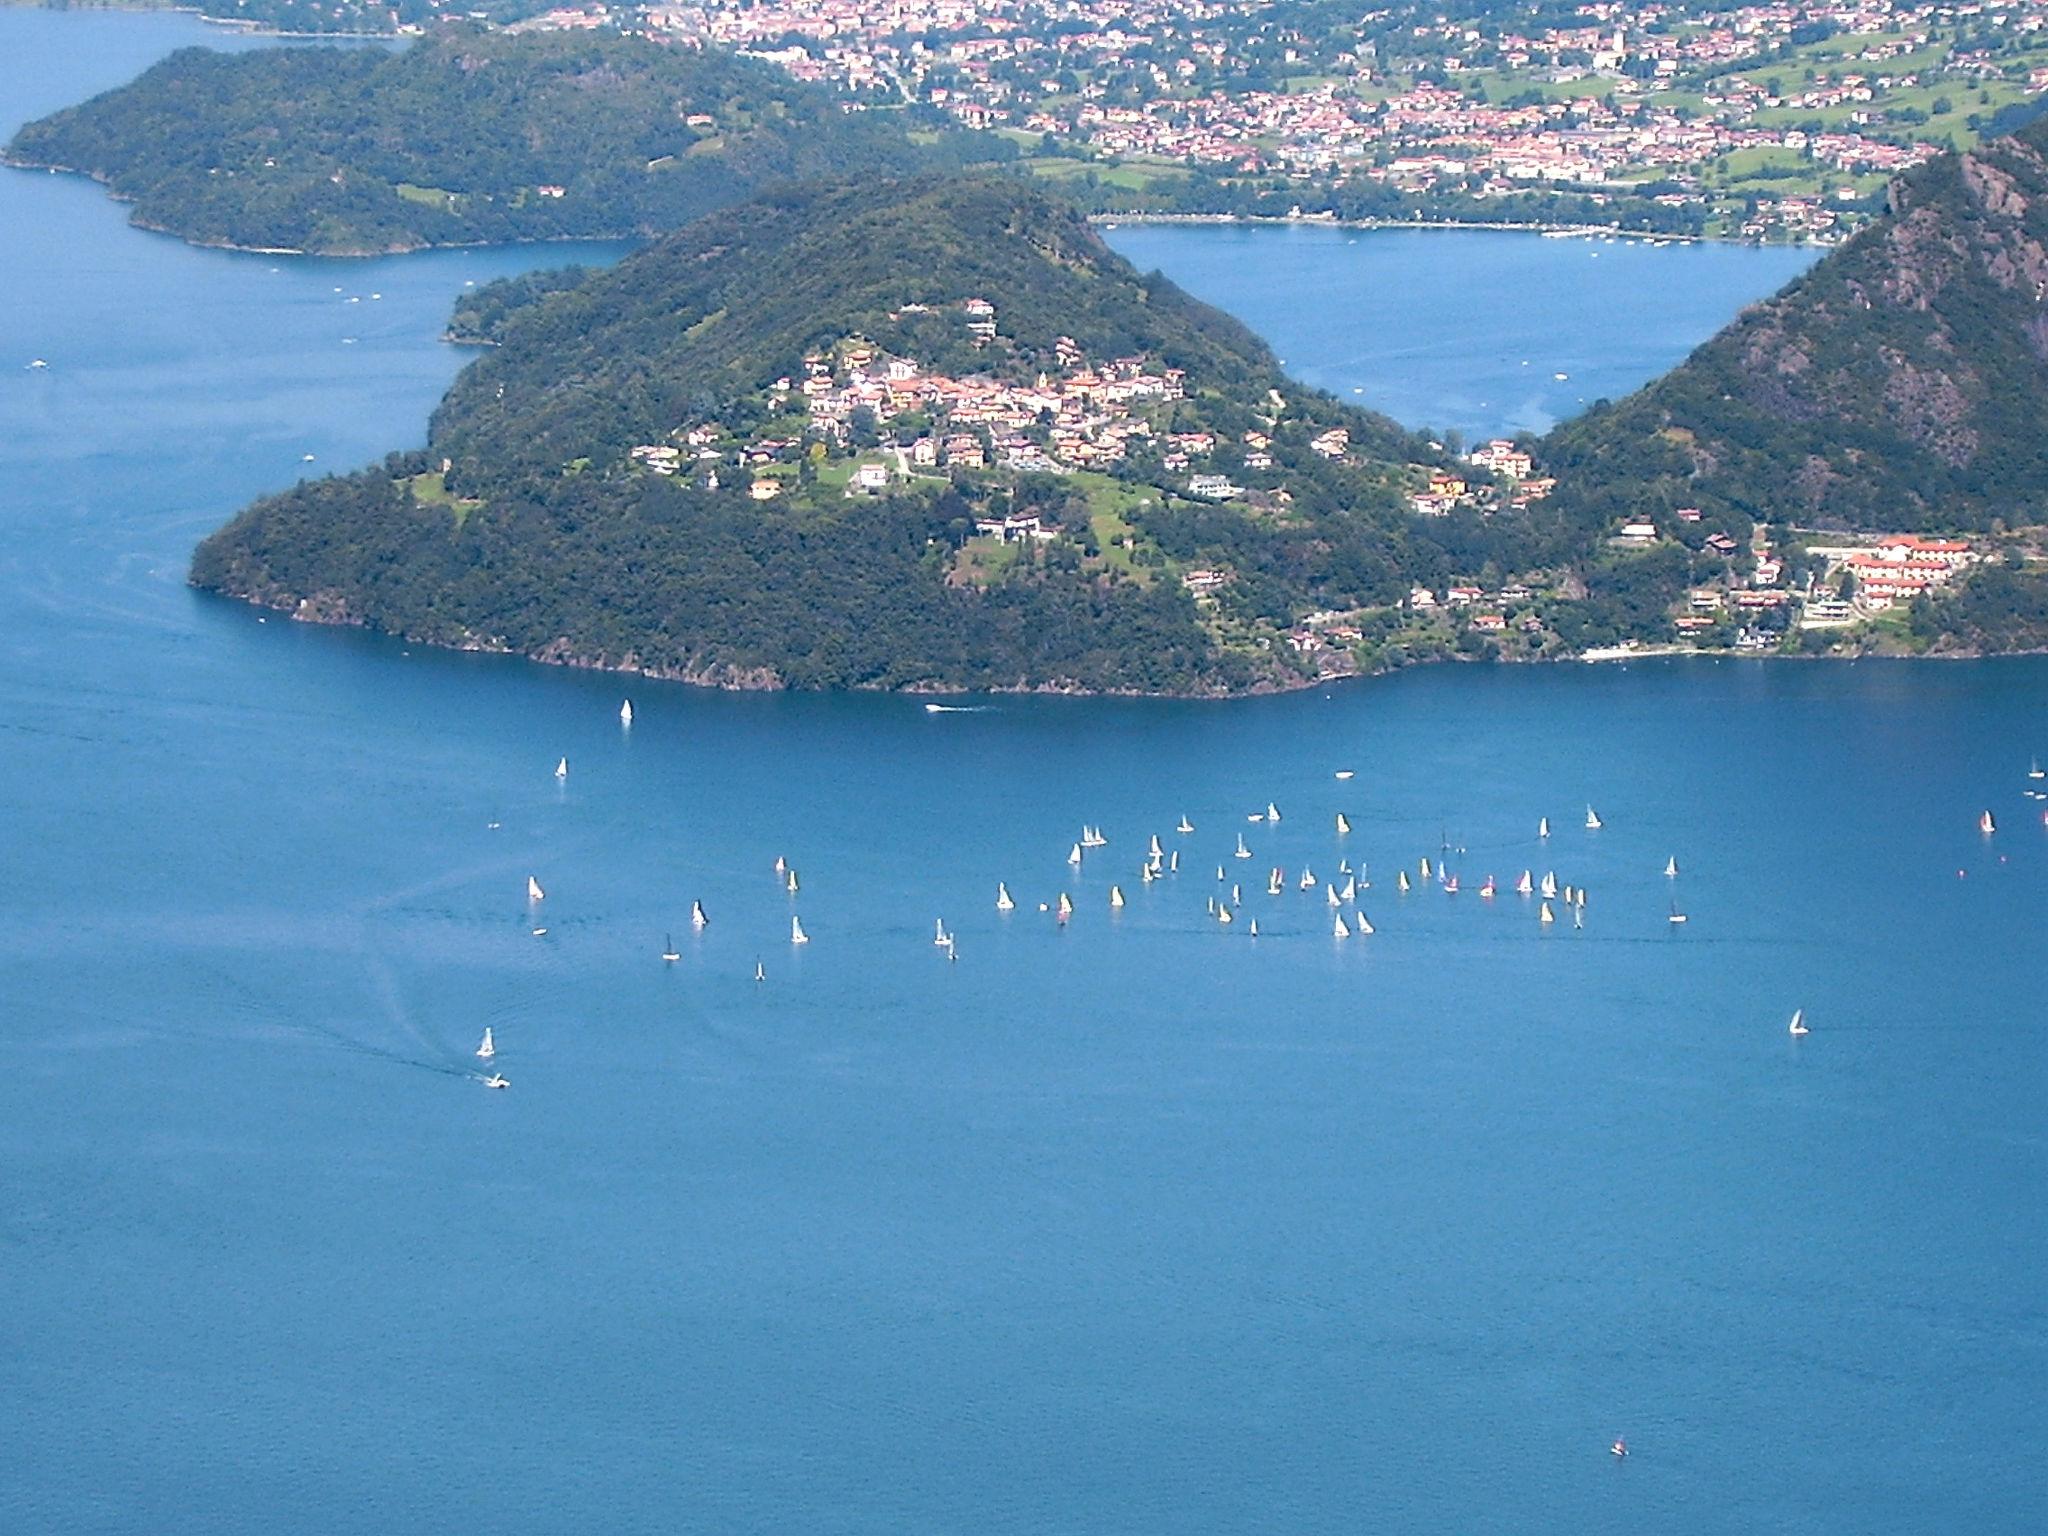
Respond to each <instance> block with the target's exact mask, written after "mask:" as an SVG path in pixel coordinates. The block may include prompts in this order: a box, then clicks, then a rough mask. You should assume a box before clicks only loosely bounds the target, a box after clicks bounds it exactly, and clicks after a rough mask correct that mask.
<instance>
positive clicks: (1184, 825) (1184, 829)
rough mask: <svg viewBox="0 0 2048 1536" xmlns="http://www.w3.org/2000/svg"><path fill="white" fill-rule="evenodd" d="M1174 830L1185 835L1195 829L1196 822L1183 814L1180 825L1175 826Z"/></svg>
mask: <svg viewBox="0 0 2048 1536" xmlns="http://www.w3.org/2000/svg"><path fill="white" fill-rule="evenodd" d="M1173 830H1174V831H1176V832H1179V833H1181V834H1182V835H1183V836H1185V835H1186V834H1187V833H1189V832H1192V831H1194V830H1195V824H1194V823H1193V822H1192V821H1189V820H1188V819H1187V817H1185V816H1183V817H1181V819H1180V825H1179V826H1177V827H1175V828H1174V829H1173Z"/></svg>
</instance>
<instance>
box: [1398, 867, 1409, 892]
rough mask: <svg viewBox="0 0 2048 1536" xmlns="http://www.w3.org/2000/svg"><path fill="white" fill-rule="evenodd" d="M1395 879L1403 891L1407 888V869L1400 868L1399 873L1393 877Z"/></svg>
mask: <svg viewBox="0 0 2048 1536" xmlns="http://www.w3.org/2000/svg"><path fill="white" fill-rule="evenodd" d="M1395 879H1396V882H1397V883H1398V884H1399V885H1400V887H1401V889H1402V890H1404V891H1405V890H1407V889H1408V871H1407V870H1405V869H1404V870H1402V871H1401V873H1400V874H1399V875H1397V876H1396V877H1395Z"/></svg>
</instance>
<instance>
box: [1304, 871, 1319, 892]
mask: <svg viewBox="0 0 2048 1536" xmlns="http://www.w3.org/2000/svg"><path fill="white" fill-rule="evenodd" d="M1315 888H1316V877H1315V871H1313V870H1311V869H1306V868H1304V869H1303V870H1302V872H1301V889H1303V890H1304V891H1312V890H1314V889H1315Z"/></svg>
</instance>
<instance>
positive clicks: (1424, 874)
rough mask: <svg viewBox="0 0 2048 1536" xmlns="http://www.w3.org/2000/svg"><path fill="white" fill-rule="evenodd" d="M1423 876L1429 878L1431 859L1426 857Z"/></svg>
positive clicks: (1423, 863) (1423, 862)
mask: <svg viewBox="0 0 2048 1536" xmlns="http://www.w3.org/2000/svg"><path fill="white" fill-rule="evenodd" d="M1422 878H1423V879H1425V880H1427V879H1428V878H1429V860H1428V859H1426V858H1425V859H1424V860H1423V861H1422Z"/></svg>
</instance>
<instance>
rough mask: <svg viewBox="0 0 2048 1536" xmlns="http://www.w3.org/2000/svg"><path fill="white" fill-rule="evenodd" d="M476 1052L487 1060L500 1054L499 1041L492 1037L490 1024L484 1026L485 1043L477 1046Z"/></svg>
mask: <svg viewBox="0 0 2048 1536" xmlns="http://www.w3.org/2000/svg"><path fill="white" fill-rule="evenodd" d="M476 1053H477V1055H479V1056H481V1057H482V1058H483V1059H484V1060H485V1061H489V1060H490V1059H491V1058H492V1057H493V1056H495V1055H497V1054H498V1046H497V1042H496V1041H494V1040H492V1039H491V1028H490V1026H489V1025H488V1024H486V1025H485V1026H484V1043H483V1044H482V1045H480V1046H478V1047H477V1048H476Z"/></svg>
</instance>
